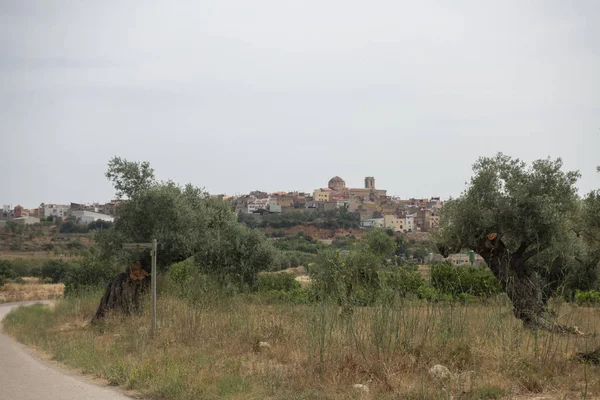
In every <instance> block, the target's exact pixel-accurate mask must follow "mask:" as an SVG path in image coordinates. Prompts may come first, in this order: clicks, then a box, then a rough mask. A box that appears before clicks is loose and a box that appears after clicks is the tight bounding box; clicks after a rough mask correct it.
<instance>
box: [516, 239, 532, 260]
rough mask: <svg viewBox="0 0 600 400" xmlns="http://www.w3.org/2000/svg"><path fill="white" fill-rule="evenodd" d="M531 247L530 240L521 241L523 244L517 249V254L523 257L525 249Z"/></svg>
mask: <svg viewBox="0 0 600 400" xmlns="http://www.w3.org/2000/svg"><path fill="white" fill-rule="evenodd" d="M528 247H529V242H526V241H525V240H524V241H522V242H521V245H520V246H519V248H518V249H517V251H515V253H514V254H515V256H517V257H521V256H522V255H523V253H525V250H527V248H528Z"/></svg>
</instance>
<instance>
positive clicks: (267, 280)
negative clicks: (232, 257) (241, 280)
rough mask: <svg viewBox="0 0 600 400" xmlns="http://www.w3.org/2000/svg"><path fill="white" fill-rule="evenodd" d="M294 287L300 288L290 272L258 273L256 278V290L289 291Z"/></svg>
mask: <svg viewBox="0 0 600 400" xmlns="http://www.w3.org/2000/svg"><path fill="white" fill-rule="evenodd" d="M295 289H300V284H299V283H298V282H297V281H296V277H295V276H294V275H292V274H287V273H270V274H260V275H258V278H257V280H256V290H257V291H259V292H269V291H272V290H277V291H279V290H280V291H284V292H289V291H291V290H295Z"/></svg>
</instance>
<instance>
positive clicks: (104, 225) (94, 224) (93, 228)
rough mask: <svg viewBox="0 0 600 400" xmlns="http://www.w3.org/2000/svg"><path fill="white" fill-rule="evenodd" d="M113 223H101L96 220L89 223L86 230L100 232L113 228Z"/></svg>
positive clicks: (101, 221)
mask: <svg viewBox="0 0 600 400" xmlns="http://www.w3.org/2000/svg"><path fill="white" fill-rule="evenodd" d="M113 225H114V224H113V223H112V222H110V221H103V220H101V219H98V220H96V221H93V222H90V223H89V224H88V229H89V230H90V231H96V230H102V229H110V228H112V227H113Z"/></svg>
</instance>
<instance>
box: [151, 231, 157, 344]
mask: <svg viewBox="0 0 600 400" xmlns="http://www.w3.org/2000/svg"><path fill="white" fill-rule="evenodd" d="M157 247H158V246H157V243H156V239H154V240H152V277H151V278H152V282H151V284H152V326H151V329H150V332H151V334H152V337H154V334H155V333H156V251H157Z"/></svg>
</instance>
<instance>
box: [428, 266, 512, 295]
mask: <svg viewBox="0 0 600 400" xmlns="http://www.w3.org/2000/svg"><path fill="white" fill-rule="evenodd" d="M431 285H432V286H433V287H434V288H435V289H437V290H438V291H439V292H441V293H444V294H449V295H452V296H458V295H461V294H468V295H471V296H476V297H490V296H493V295H496V294H498V293H499V292H500V283H499V282H498V280H497V279H496V277H495V276H494V275H493V274H492V273H491V271H490V270H489V269H488V268H480V267H470V266H469V267H463V266H454V265H452V264H449V263H440V264H433V265H432V266H431Z"/></svg>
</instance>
